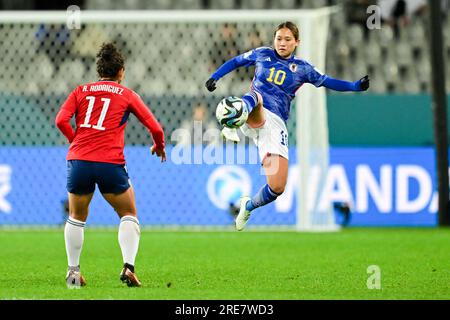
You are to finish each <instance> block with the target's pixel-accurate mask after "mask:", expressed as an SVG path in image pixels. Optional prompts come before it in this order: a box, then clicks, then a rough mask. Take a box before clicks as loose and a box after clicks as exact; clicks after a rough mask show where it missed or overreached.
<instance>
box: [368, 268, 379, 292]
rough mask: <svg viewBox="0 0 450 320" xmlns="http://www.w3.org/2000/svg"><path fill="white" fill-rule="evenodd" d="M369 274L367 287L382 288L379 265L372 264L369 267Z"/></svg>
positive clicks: (370, 288)
mask: <svg viewBox="0 0 450 320" xmlns="http://www.w3.org/2000/svg"><path fill="white" fill-rule="evenodd" d="M367 274H368V275H369V277H368V278H367V283H366V284H367V289H369V290H373V289H377V290H380V289H381V269H380V267H379V266H377V265H370V266H368V267H367Z"/></svg>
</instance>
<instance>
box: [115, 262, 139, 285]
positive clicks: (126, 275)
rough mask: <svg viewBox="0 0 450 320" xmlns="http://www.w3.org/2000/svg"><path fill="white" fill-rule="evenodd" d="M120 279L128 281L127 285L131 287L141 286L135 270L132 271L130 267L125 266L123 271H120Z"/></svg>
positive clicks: (124, 281)
mask: <svg viewBox="0 0 450 320" xmlns="http://www.w3.org/2000/svg"><path fill="white" fill-rule="evenodd" d="M120 280H121V281H122V282H123V283H126V284H127V286H129V287H140V286H141V282H140V281H139V279H138V278H137V277H136V275H135V274H134V272H131V270H130V269H128V268H127V267H124V268H123V269H122V272H121V273H120Z"/></svg>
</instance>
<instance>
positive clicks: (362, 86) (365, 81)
mask: <svg viewBox="0 0 450 320" xmlns="http://www.w3.org/2000/svg"><path fill="white" fill-rule="evenodd" d="M369 82H370V79H369V76H368V75H366V76H364V77H362V78H361V79H359V80H358V82H357V86H358V88H359V90H360V91H366V90H367V89H369V86H370V83H369Z"/></svg>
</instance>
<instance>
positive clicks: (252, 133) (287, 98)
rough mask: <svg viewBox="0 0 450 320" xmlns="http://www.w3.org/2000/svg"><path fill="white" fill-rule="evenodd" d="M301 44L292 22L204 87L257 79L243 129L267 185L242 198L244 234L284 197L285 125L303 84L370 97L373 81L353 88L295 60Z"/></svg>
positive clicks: (223, 68)
mask: <svg viewBox="0 0 450 320" xmlns="http://www.w3.org/2000/svg"><path fill="white" fill-rule="evenodd" d="M299 44H300V39H299V30H298V28H297V26H296V25H295V24H294V23H292V22H289V21H287V22H284V23H281V24H280V25H278V26H277V28H276V30H275V32H274V40H273V47H260V48H256V49H253V50H251V51H248V52H246V53H244V54H241V55H239V56H236V57H234V58H232V59H231V60H228V61H227V62H225V63H224V64H223V65H222V66H220V67H219V69H217V71H216V72H214V73H213V74H212V75H211V77H210V79H208V81H207V82H206V84H205V86H206V88H207V89H208V90H209V91H214V90H215V89H216V85H217V82H218V81H219V79H220V78H222V77H223V76H225V75H226V74H228V73H229V72H231V71H233V70H235V69H237V68H239V67H244V66H245V67H249V66H252V65H254V66H255V67H256V68H255V76H254V78H253V81H252V85H251V91H250V92H248V93H247V94H245V95H244V96H243V97H242V100H243V101H244V102H245V105H246V107H247V109H248V112H249V117H248V120H247V122H246V123H245V124H244V125H243V126H242V127H241V128H240V129H241V131H242V132H243V133H244V135H246V136H248V137H249V138H253V140H254V142H255V144H256V146H257V147H258V151H259V155H260V157H261V162H262V165H263V167H264V171H265V174H266V177H267V184H266V185H265V186H264V187H262V188H261V190H260V191H259V192H258V193H257V194H255V195H254V196H253V197H252V198H250V197H247V196H244V197H242V198H241V202H240V210H239V214H238V215H237V217H236V221H235V223H236V229H237V230H238V231H241V230H243V229H244V226H245V224H246V223H247V221H248V219H249V218H250V215H251V212H252V211H253V210H254V209H256V208H258V207H261V206H264V205H266V204H268V203H271V202H272V201H274V200H275V199H277V197H278V196H280V195H281V194H282V193H283V191H284V188H285V186H286V181H287V176H288V146H287V128H286V121H287V120H288V118H289V111H290V105H291V101H292V99H294V97H295V92H296V91H297V89H299V88H300V87H301V86H302V85H303V84H304V83H310V84H313V85H314V86H316V87H322V86H323V87H326V88H329V89H332V90H336V91H365V90H367V89H368V88H369V77H368V76H365V77H363V78H361V79H360V80H358V81H355V82H349V81H344V80H338V79H334V78H332V77H330V76H328V75H326V74H323V73H321V72H320V71H319V70H317V69H316V68H315V67H314V66H313V65H311V64H310V63H308V62H307V61H305V60H302V59H300V58H299V57H297V56H295V55H294V51H295V49H296V48H297V46H298V45H299Z"/></svg>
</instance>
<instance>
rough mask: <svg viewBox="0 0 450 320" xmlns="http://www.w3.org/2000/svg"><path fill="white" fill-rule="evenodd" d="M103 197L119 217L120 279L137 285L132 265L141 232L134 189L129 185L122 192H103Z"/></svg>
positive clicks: (139, 284)
mask: <svg viewBox="0 0 450 320" xmlns="http://www.w3.org/2000/svg"><path fill="white" fill-rule="evenodd" d="M103 197H104V198H105V199H106V200H107V201H108V202H109V204H111V206H112V207H113V208H114V210H115V211H116V212H117V214H118V215H119V217H120V225H119V235H118V239H119V245H120V249H121V251H122V257H123V263H124V265H123V269H122V271H121V273H120V280H121V281H122V282H124V283H126V284H127V285H128V286H129V287H139V286H141V282H140V281H139V279H138V278H137V276H136V274H135V273H134V266H135V259H136V255H137V252H138V248H139V240H140V234H141V232H140V226H139V221H138V219H137V216H136V204H135V197H134V189H133V187H132V186H130V187H129V188H128V189H127V190H126V191H124V192H122V193H118V194H115V193H103Z"/></svg>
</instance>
